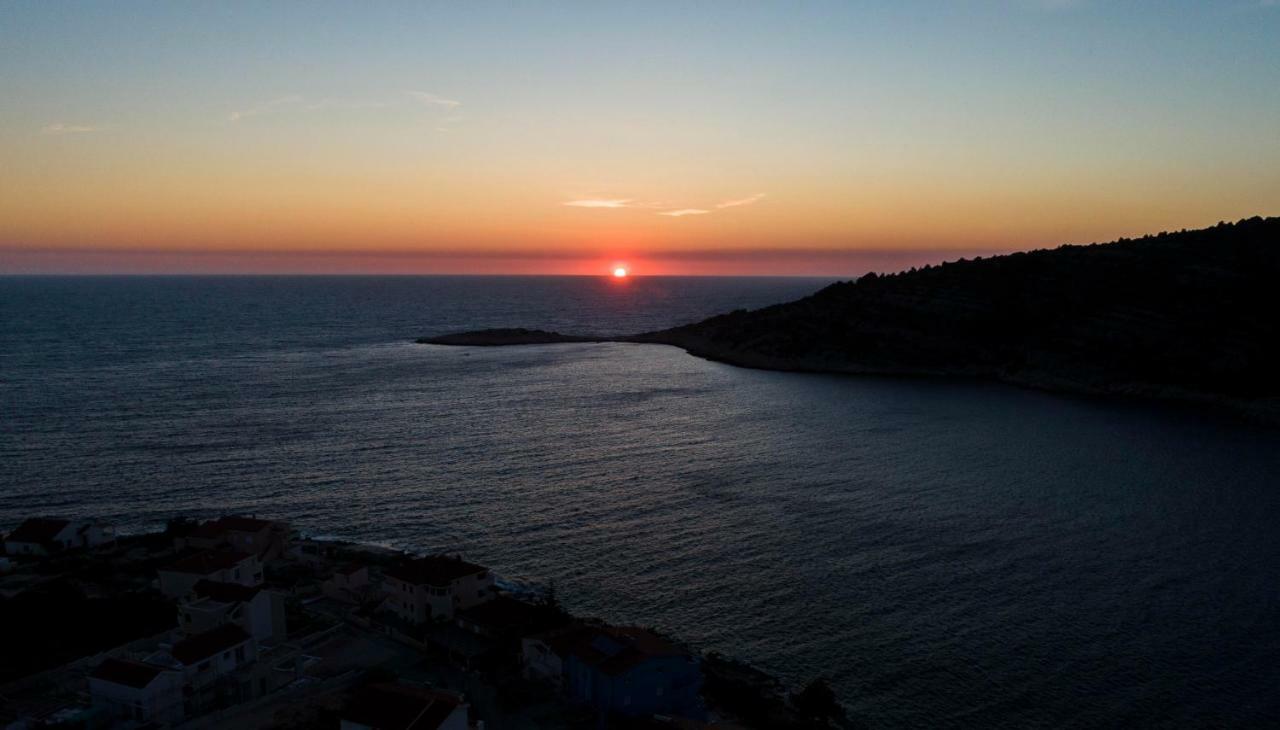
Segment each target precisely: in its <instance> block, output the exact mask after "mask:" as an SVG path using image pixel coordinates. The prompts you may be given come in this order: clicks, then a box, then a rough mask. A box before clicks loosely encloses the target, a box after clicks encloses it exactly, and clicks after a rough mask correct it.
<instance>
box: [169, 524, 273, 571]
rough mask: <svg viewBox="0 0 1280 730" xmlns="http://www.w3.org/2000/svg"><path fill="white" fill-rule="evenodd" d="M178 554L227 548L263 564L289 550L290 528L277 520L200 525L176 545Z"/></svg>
mask: <svg viewBox="0 0 1280 730" xmlns="http://www.w3.org/2000/svg"><path fill="white" fill-rule="evenodd" d="M174 544H175V546H176V547H177V549H179V550H185V549H188V548H197V549H200V550H214V549H219V548H225V549H230V550H236V551H238V552H243V553H253V554H254V555H257V556H258V559H259V560H262V561H263V562H267V561H271V560H275V559H276V558H278V557H280V556H281V555H284V553H285V551H286V550H287V549H288V547H289V525H288V524H286V523H284V522H278V521H275V520H260V519H257V518H256V517H243V516H240V515H228V516H225V517H219V518H218V519H216V520H208V521H207V522H202V523H200V524H199V525H198V526H197V527H196V528H195V529H194V530H192V531H191V533H190V534H187V535H183V536H180V537H178V538H177V539H176V540H175V541H174Z"/></svg>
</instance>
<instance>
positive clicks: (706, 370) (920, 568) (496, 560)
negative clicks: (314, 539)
mask: <svg viewBox="0 0 1280 730" xmlns="http://www.w3.org/2000/svg"><path fill="white" fill-rule="evenodd" d="M821 283H822V282H817V281H798V280H786V279H778V280H768V279H685V280H681V279H661V278H657V279H635V280H632V281H629V282H626V283H618V282H613V281H609V280H604V279H592V278H471V277H459V278H450V277H441V278H433V277H424V278H315V279H310V278H156V279H129V278H121V279H97V278H85V279H61V278H54V279H35V278H31V279H23V278H8V279H0V525H2V526H5V527H8V526H11V525H12V524H14V523H16V522H17V521H18V520H20V519H21V518H22V517H23V516H26V515H29V514H36V513H54V514H63V515H79V514H97V515H102V516H105V517H108V518H111V519H114V520H117V521H118V522H120V523H123V524H126V525H129V526H133V527H144V526H151V525H158V524H160V523H162V522H163V521H164V519H166V518H167V517H169V516H171V515H173V514H175V513H187V514H201V515H205V514H210V515H211V514H215V513H219V512H223V511H228V510H237V511H245V512H256V513H259V514H263V515H270V516H279V517H283V518H286V519H288V520H290V521H292V522H293V523H294V524H296V525H297V526H299V527H301V528H303V529H304V530H307V531H310V532H312V533H315V534H326V535H337V536H344V537H351V538H357V539H363V540H368V541H385V542H390V543H393V544H396V545H399V546H404V547H410V548H416V549H448V550H461V551H463V552H465V553H466V554H467V555H468V556H470V557H472V558H474V559H476V560H479V561H482V562H485V563H488V564H490V565H492V566H493V567H494V568H496V569H497V570H498V571H499V572H500V573H502V574H504V575H506V576H509V577H513V578H523V579H530V580H546V579H549V578H554V579H555V581H556V583H557V589H558V591H559V593H560V595H561V596H562V597H563V598H564V599H565V602H566V603H567V604H568V605H569V606H570V608H572V609H574V610H575V611H580V612H584V613H594V614H597V615H601V616H604V617H606V618H609V619H612V620H615V621H630V622H639V623H644V624H656V625H657V626H659V627H662V628H665V629H669V630H671V631H673V632H675V633H678V634H679V635H681V636H682V637H684V638H687V639H689V640H692V641H693V642H695V643H696V644H697V645H699V646H701V647H703V648H708V649H720V650H723V651H725V652H726V653H730V654H733V655H736V656H740V657H743V658H746V659H748V660H751V661H753V662H755V663H757V664H759V665H761V666H763V667H765V668H767V669H770V670H772V671H774V672H776V673H778V674H780V675H782V676H784V677H785V678H787V679H788V680H790V681H802V680H805V679H808V678H810V677H812V676H815V675H819V674H825V675H828V676H830V677H831V678H832V680H833V682H834V683H835V684H836V686H837V687H838V689H839V691H840V692H841V694H842V696H843V698H844V699H845V700H846V701H847V702H848V705H849V707H850V710H851V711H852V713H853V714H854V715H855V716H857V717H858V718H860V719H862V720H864V721H865V722H866V723H867V724H869V725H871V726H875V727H881V726H883V727H902V726H914V727H948V726H955V727H962V726H975V727H1029V726H1039V725H1052V726H1059V727H1092V726H1122V725H1135V724H1136V725H1163V726H1173V725H1181V726H1212V725H1220V724H1235V725H1246V724H1248V725H1254V724H1261V723H1264V722H1271V721H1274V718H1275V717H1276V716H1277V715H1280V668H1278V667H1280V662H1278V659H1280V531H1278V530H1277V529H1276V526H1277V524H1280V432H1277V431H1274V430H1262V429H1258V428H1254V427H1251V426H1248V425H1244V424H1240V423H1235V422H1232V421H1229V420H1224V419H1220V418H1217V417H1213V416H1208V415H1204V414H1200V413H1197V412H1195V411H1190V410H1184V409H1177V408H1168V407H1160V406H1142V405H1133V404H1117V403H1107V402H1100V401H1093V400H1081V399H1072V398H1063V397H1057V396H1052V395H1047V394H1042V393H1035V392H1030V391H1022V390H1016V389H1011V388H1005V387H1000V386H990V385H975V384H967V383H948V382H933V381H913V380H895V379H878V378H842V377H826V376H811V375H793V374H781V373H769V372H761V371H752V370H744V369H737V368H733V367H729V366H725V365H720V364H716V363H711V362H706V361H703V360H699V359H696V358H693V357H690V356H688V355H686V354H684V353H683V352H681V351H679V350H676V349H673V348H667V347H661V346H644V345H623V344H602V345H562V346H537V347H522V348H501V349H453V348H443V347H430V346H420V345H414V344H411V343H410V342H409V340H410V339H412V338H413V337H415V336H418V335H423V334H438V333H442V332H447V331H453V330H459V329H472V328H479V327H489V326H512V325H524V326H531V327H542V328H549V329H558V330H562V331H574V332H583V331H593V332H600V333H621V332H633V331H639V330H645V329H652V328H657V327H663V326H668V325H672V324H677V323H680V322H684V321H689V320H694V319H698V318H700V317H703V316H706V315H709V314H714V313H716V312H720V311H725V310H729V309H734V308H737V307H756V306H762V305H765V304H769V303H773V302H778V301H783V300H786V299H792V298H796V297H798V296H801V295H803V294H806V293H808V292H809V291H812V290H814V289H816V288H817V287H818V286H820V285H821Z"/></svg>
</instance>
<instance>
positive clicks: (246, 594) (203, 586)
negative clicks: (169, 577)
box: [192, 580, 262, 603]
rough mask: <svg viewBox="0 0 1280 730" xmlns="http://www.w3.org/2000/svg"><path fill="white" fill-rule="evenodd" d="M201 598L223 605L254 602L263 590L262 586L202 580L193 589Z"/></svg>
mask: <svg viewBox="0 0 1280 730" xmlns="http://www.w3.org/2000/svg"><path fill="white" fill-rule="evenodd" d="M192 590H193V591H194V592H195V594H196V595H197V596H200V597H201V598H212V599H213V600H215V601H219V602H222V603H243V602H247V601H252V600H253V597H254V596H256V595H258V593H259V591H261V590H262V588H261V587H260V586H255V587H252V588H251V587H249V586H242V585H240V584H239V583H223V582H220V581H216V580H201V581H198V582H197V583H196V584H195V587H194V588H192Z"/></svg>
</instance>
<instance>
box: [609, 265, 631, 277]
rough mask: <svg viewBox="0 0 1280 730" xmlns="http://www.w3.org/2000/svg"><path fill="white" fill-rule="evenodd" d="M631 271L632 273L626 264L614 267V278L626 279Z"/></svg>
mask: <svg viewBox="0 0 1280 730" xmlns="http://www.w3.org/2000/svg"><path fill="white" fill-rule="evenodd" d="M630 273H631V272H629V271H627V267H626V266H615V267H613V278H615V279H625V278H627V275H628V274H630Z"/></svg>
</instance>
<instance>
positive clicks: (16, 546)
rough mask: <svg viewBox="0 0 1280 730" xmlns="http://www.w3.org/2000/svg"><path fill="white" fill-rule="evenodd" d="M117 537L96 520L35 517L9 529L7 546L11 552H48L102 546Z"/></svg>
mask: <svg viewBox="0 0 1280 730" xmlns="http://www.w3.org/2000/svg"><path fill="white" fill-rule="evenodd" d="M114 539H115V537H114V535H113V534H112V531H111V530H110V528H107V527H104V526H103V525H101V524H99V523H98V522H97V521H96V520H61V519H55V518H50V517H32V518H31V519H28V520H27V521H25V522H23V523H22V524H21V525H18V527H17V528H16V529H14V531H13V532H11V533H9V535H8V537H6V538H5V540H4V548H5V551H6V552H8V553H9V554H10V555H40V556H48V555H52V554H54V553H59V552H62V551H64V550H75V549H78V548H94V547H98V546H99V545H103V544H105V543H108V542H111V541H112V540H114Z"/></svg>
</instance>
